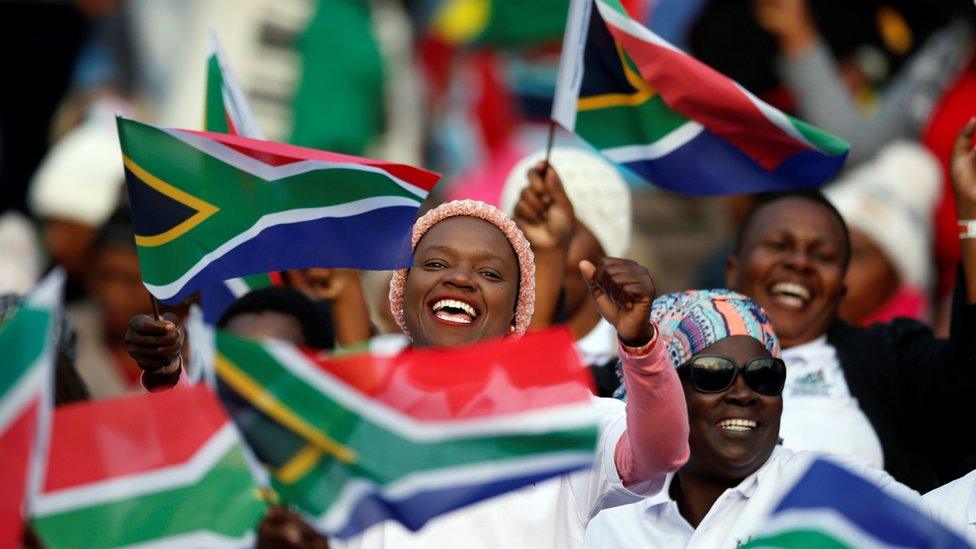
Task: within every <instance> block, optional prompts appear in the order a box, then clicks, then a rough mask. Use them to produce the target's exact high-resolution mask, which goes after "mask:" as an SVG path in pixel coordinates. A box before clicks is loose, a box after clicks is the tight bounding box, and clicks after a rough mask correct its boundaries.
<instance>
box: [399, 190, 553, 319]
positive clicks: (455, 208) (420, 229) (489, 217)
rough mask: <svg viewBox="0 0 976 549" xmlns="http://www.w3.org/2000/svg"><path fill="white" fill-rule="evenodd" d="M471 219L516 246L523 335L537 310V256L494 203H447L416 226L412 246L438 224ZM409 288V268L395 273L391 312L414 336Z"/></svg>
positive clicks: (518, 309) (518, 315) (518, 312)
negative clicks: (407, 309)
mask: <svg viewBox="0 0 976 549" xmlns="http://www.w3.org/2000/svg"><path fill="white" fill-rule="evenodd" d="M458 216H468V217H476V218H478V219H484V220H485V221H487V222H489V223H491V224H492V225H494V226H496V227H498V230H500V231H501V232H502V234H504V235H505V238H507V239H508V241H509V242H510V243H511V244H512V248H513V249H514V250H515V255H516V257H518V262H519V293H518V303H517V305H516V307H515V326H514V329H513V330H512V334H513V335H517V336H518V335H522V334H524V333H525V330H527V329H528V327H529V322H530V321H531V320H532V312H533V310H534V309H535V257H534V256H533V255H532V248H531V247H530V246H529V241H528V240H526V239H525V235H524V234H522V231H521V230H519V228H518V227H517V226H515V222H514V221H512V220H511V219H509V218H508V217H506V216H505V214H503V213H502V212H501V210H499V209H498V208H496V207H494V206H492V205H491V204H486V203H484V202H479V201H477V200H455V201H453V202H447V203H444V204H441V205H440V206H438V207H436V208H434V209H433V210H431V211H429V212H427V213H425V214H424V215H423V216H421V217H420V219H418V220H417V221H416V223H414V224H413V239H412V242H411V246H412V247H413V248H414V249H416V248H417V243H418V242H420V239H421V237H423V236H424V234H426V233H427V231H428V230H429V229H430V228H431V227H433V226H434V225H436V224H438V223H440V222H441V221H444V220H445V219H448V218H450V217H458ZM406 285H407V269H400V270H398V271H396V272H395V273H393V279H392V280H391V281H390V312H391V313H393V320H395V321H396V323H397V326H399V327H400V329H401V330H403V333H405V334H407V335H410V332H409V331H408V330H407V324H406V322H404V320H403V291H404V288H405V287H406Z"/></svg>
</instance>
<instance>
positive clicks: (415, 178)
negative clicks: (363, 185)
mask: <svg viewBox="0 0 976 549" xmlns="http://www.w3.org/2000/svg"><path fill="white" fill-rule="evenodd" d="M176 131H179V132H184V133H188V134H192V135H197V136H199V137H203V138H206V139H210V140H213V141H217V142H219V143H222V144H224V145H227V146H228V147H230V148H232V149H234V150H236V151H238V152H240V153H242V154H246V155H248V156H250V157H252V158H256V159H258V160H260V161H262V162H265V163H267V164H269V165H274V166H278V165H281V164H289V163H291V162H297V161H301V160H318V161H321V162H342V163H348V164H360V165H363V166H374V167H377V168H380V169H383V170H386V171H387V172H388V173H390V174H391V175H393V176H395V177H398V178H400V179H402V180H404V181H406V182H407V183H410V184H411V185H416V186H417V187H420V188H421V189H424V190H425V191H430V190H431V189H433V188H434V184H436V183H437V181H438V180H439V179H440V178H441V176H440V174H438V173H435V172H432V171H428V170H425V169H423V168H417V167H414V166H408V165H406V164H396V163H393V162H385V161H382V160H374V159H372V158H362V157H359V156H351V155H348V154H339V153H333V152H328V151H320V150H318V149H310V148H307V147H298V146H295V145H288V144H285V143H276V142H274V141H262V140H260V139H249V138H247V137H242V136H239V135H226V134H222V133H212V132H200V131H194V130H176ZM276 162H277V163H276Z"/></svg>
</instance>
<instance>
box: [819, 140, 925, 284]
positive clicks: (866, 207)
mask: <svg viewBox="0 0 976 549" xmlns="http://www.w3.org/2000/svg"><path fill="white" fill-rule="evenodd" d="M941 191H942V172H941V170H940V168H939V163H938V161H937V160H936V158H935V157H934V156H933V155H932V153H930V152H928V151H927V150H926V149H925V148H923V147H922V146H920V145H918V144H915V143H911V142H907V141H896V142H894V143H891V144H890V145H887V146H886V147H885V148H883V149H881V152H879V153H878V155H877V156H876V157H874V158H872V159H871V160H868V161H866V162H864V163H862V164H860V165H858V166H857V167H855V168H853V169H851V170H850V171H848V172H846V173H845V174H844V175H843V176H842V177H841V178H840V179H839V180H837V182H836V183H833V184H831V185H830V186H828V187H827V188H826V189H824V194H826V195H827V198H828V199H829V200H830V201H831V202H832V203H833V204H834V206H835V207H836V208H837V209H838V210H839V211H840V213H841V215H842V216H844V220H845V221H846V222H847V224H848V226H850V227H851V228H853V229H857V230H859V231H861V232H863V233H865V234H867V235H868V236H870V237H871V239H872V240H874V241H875V243H877V245H878V246H879V247H880V248H881V250H882V251H884V253H885V255H887V256H888V259H889V260H890V261H891V263H892V265H893V266H894V267H895V269H896V270H897V271H898V274H899V275H900V276H901V278H902V283H903V284H910V285H912V286H915V287H918V288H923V289H927V288H928V287H929V285H930V284H931V282H932V257H931V253H932V252H931V250H932V241H931V240H932V216H933V213H934V209H935V204H936V201H937V200H938V199H939V196H940V195H941Z"/></svg>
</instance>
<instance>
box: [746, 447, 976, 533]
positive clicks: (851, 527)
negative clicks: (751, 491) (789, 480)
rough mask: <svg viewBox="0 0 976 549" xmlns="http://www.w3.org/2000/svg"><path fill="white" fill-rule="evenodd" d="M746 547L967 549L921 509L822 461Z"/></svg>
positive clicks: (775, 510) (789, 495) (787, 496)
mask: <svg viewBox="0 0 976 549" xmlns="http://www.w3.org/2000/svg"><path fill="white" fill-rule="evenodd" d="M744 547H746V548H751V549H759V548H774V547H783V548H786V547H832V548H838V549H840V548H848V547H849V548H858V547H892V548H894V547H944V548H960V549H965V548H969V547H970V545H969V544H968V543H966V542H965V541H964V540H963V539H962V538H961V537H960V536H959V535H958V534H956V533H955V532H952V531H951V530H949V529H948V528H946V527H945V526H943V525H941V524H940V523H938V522H937V521H936V520H934V519H932V518H930V517H928V516H927V515H925V514H923V513H922V512H921V511H920V510H919V509H916V508H913V507H911V506H910V505H908V504H907V503H905V502H903V501H900V500H897V499H895V498H893V497H891V496H889V495H888V494H886V493H885V492H884V491H882V490H881V489H880V488H878V487H877V486H875V485H874V484H872V483H870V482H868V481H867V480H865V479H863V478H861V477H860V476H858V475H856V474H854V473H852V472H851V471H849V470H847V469H845V468H843V467H841V466H839V465H837V464H835V463H833V462H831V461H829V460H826V459H818V460H816V461H814V462H813V463H812V464H811V465H810V468H809V469H808V470H807V472H806V473H805V474H804V475H803V476H802V477H800V479H799V480H798V481H797V482H796V484H795V485H794V486H793V487H792V489H790V490H789V492H787V493H786V495H785V496H784V497H783V499H782V500H781V501H780V502H779V503H778V504H777V505H776V508H775V509H774V510H773V513H772V514H771V516H770V517H769V520H768V521H767V522H766V525H765V526H764V528H763V530H762V531H761V532H760V533H759V534H758V535H757V536H755V537H754V538H753V539H752V540H750V541H749V543H747V544H746V545H745V546H744Z"/></svg>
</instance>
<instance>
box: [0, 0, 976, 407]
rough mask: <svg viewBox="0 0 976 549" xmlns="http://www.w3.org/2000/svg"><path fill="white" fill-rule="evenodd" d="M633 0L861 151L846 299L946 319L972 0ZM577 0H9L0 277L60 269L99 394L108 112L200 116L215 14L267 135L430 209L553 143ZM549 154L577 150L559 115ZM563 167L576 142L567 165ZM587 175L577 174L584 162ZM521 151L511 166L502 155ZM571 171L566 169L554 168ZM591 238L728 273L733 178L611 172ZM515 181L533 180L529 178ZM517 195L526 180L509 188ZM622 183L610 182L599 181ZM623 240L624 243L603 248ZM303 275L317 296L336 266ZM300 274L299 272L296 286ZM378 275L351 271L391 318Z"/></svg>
mask: <svg viewBox="0 0 976 549" xmlns="http://www.w3.org/2000/svg"><path fill="white" fill-rule="evenodd" d="M622 3H623V4H624V5H625V7H626V9H627V10H628V11H629V12H630V13H631V15H632V16H633V17H634V18H636V19H638V20H640V21H642V22H643V23H645V24H646V25H647V26H649V27H650V28H651V29H652V30H654V31H655V32H657V33H658V34H660V35H661V36H663V37H664V38H666V39H668V40H670V41H671V42H673V43H674V44H676V45H678V46H679V47H681V48H683V49H685V50H686V51H688V52H689V53H691V54H693V55H694V56H696V57H698V58H699V59H701V60H702V61H704V62H705V63H707V64H709V65H711V66H712V67H714V68H716V69H718V70H719V71H721V72H722V73H724V74H726V75H728V76H730V77H732V78H734V79H735V80H737V81H738V82H739V83H740V84H741V85H742V86H744V87H745V88H747V89H748V90H749V91H751V92H753V93H754V94H756V95H757V96H759V97H760V98H762V99H764V100H765V101H767V102H769V103H770V104H772V105H773V106H776V107H778V108H780V109H781V110H783V111H785V112H788V113H791V114H794V115H796V116H798V117H800V118H802V119H804V120H806V121H808V122H810V123H811V124H814V125H816V126H819V127H821V128H823V129H825V130H827V131H829V132H832V133H834V134H836V135H838V136H840V137H842V138H844V139H846V140H848V141H849V142H850V143H851V144H852V148H851V153H850V158H849V161H848V164H847V168H846V169H845V170H844V171H843V172H842V173H841V175H840V177H839V178H838V180H837V181H835V182H833V183H831V184H830V185H829V186H828V187H827V188H826V189H825V192H826V194H827V196H828V198H829V199H830V200H831V201H832V202H833V203H834V204H835V205H836V207H837V208H838V210H839V211H840V212H841V213H842V214H843V215H844V216H845V218H846V220H847V222H848V224H849V225H850V228H851V236H852V242H853V257H852V263H851V268H850V271H849V273H848V279H847V283H848V286H849V291H848V294H847V298H846V299H845V301H844V302H843V305H842V308H841V316H842V317H843V318H844V319H845V320H848V321H850V322H852V323H856V324H868V323H871V322H875V321H879V320H888V319H891V318H894V317H896V316H908V317H912V318H917V319H920V320H923V321H926V322H929V323H931V325H932V326H933V328H934V329H935V331H936V333H938V334H942V335H945V334H946V333H947V330H948V303H949V297H950V293H951V290H952V287H953V280H954V277H955V276H956V267H957V264H958V261H959V253H960V252H959V238H958V230H957V226H956V218H955V214H954V206H953V204H952V193H951V192H950V190H949V189H950V187H949V184H950V182H949V179H948V162H949V156H950V149H951V145H952V143H953V139H954V137H955V135H956V132H957V131H958V129H959V128H960V127H961V126H962V125H963V124H964V123H965V122H966V121H967V120H968V119H969V117H970V115H971V113H972V109H973V105H974V104H976V57H974V51H976V50H974V47H973V46H974V44H976V42H974V39H976V34H974V30H976V27H974V24H976V19H974V15H976V9H974V8H973V5H972V3H971V2H967V1H963V0H929V1H926V2H917V1H909V0H852V1H849V2H831V1H826V0H809V1H807V0H629V1H623V2H622ZM568 4H569V1H568V0H403V1H398V0H321V1H318V2H316V1H315V0H128V1H126V0H75V1H73V2H70V1H60V2H59V1H45V2H35V1H24V2H4V3H3V4H2V5H0V51H2V52H3V54H2V55H3V59H4V60H5V62H4V64H3V69H4V75H5V78H4V80H5V85H4V86H2V87H0V295H2V294H9V293H14V294H22V293H24V292H26V291H27V290H28V289H29V288H30V287H32V285H33V284H34V283H35V282H36V281H37V280H38V278H39V277H40V276H41V275H42V274H43V273H44V272H45V271H46V270H48V269H49V268H50V267H51V266H52V265H55V264H61V265H64V266H65V267H66V269H67V272H68V276H69V285H68V295H67V299H68V316H69V319H70V320H71V327H69V328H66V329H65V334H64V335H63V338H68V339H71V340H72V343H71V345H70V346H69V347H70V348H71V349H72V350H73V351H72V352H73V353H74V354H75V360H76V364H77V367H78V371H79V373H80V375H81V377H82V378H83V379H84V381H85V385H86V386H87V387H88V390H89V391H91V393H92V394H93V396H96V397H98V396H111V395H115V394H119V393H121V392H125V391H126V390H128V389H129V388H133V387H137V386H138V379H139V375H140V373H141V371H140V370H139V368H138V367H137V366H136V365H135V363H134V362H133V361H132V359H131V358H130V357H129V355H128V354H127V353H126V350H125V346H124V343H123V336H124V334H125V331H126V327H127V325H128V323H129V320H130V319H131V318H132V317H133V316H134V315H136V314H139V313H149V312H151V311H152V308H151V305H150V300H149V296H148V294H147V293H146V291H145V289H144V287H143V285H142V281H141V279H140V276H139V264H138V260H137V257H136V252H135V247H134V244H133V238H132V229H131V222H130V221H129V219H128V214H127V212H126V205H125V199H124V194H125V193H124V189H123V171H122V163H121V162H120V152H119V148H118V140H117V136H116V128H115V120H114V115H115V114H116V113H120V112H121V113H125V114H128V115H132V116H135V117H138V118H139V119H142V120H147V121H151V122H156V123H159V124H162V125H166V126H175V127H181V128H189V129H201V128H202V121H203V109H204V82H205V78H206V74H205V71H204V60H205V58H206V55H207V48H208V45H207V28H208V27H212V28H214V29H215V30H216V32H217V34H218V35H219V36H220V39H221V41H222V43H223V46H224V49H225V50H226V53H227V55H228V57H229V60H230V62H231V64H232V65H233V67H234V69H235V72H236V73H237V76H238V78H239V80H240V81H241V83H242V85H243V88H244V91H245V93H246V95H247V96H248V99H249V100H250V103H251V105H252V107H253V109H254V112H255V115H256V118H257V124H258V126H259V127H260V128H261V130H262V131H263V133H264V135H265V137H266V138H268V139H273V140H280V141H287V142H290V143H293V144H297V145H303V146H308V147H314V148H318V149H325V150H330V151H335V152H341V153H348V154H355V155H362V156H369V157H374V158H380V159H385V160H391V161H397V162H404V163H409V164H414V165H419V166H423V167H426V168H429V169H432V170H435V171H438V172H440V173H442V174H444V179H443V181H442V183H441V184H440V185H439V186H438V188H437V190H436V191H435V193H434V195H432V197H431V199H430V202H431V204H436V203H437V202H438V201H440V200H443V199H455V198H474V199H478V200H483V201H486V202H489V203H492V204H503V202H504V201H503V189H504V188H505V187H506V181H507V180H508V179H509V178H510V174H512V173H517V174H524V172H525V171H526V170H527V166H528V164H527V163H525V162H522V163H521V164H520V161H522V160H523V158H524V157H525V156H526V155H529V154H531V153H533V152H535V151H538V150H540V149H542V148H544V147H545V144H546V139H547V135H548V133H549V112H550V109H551V102H552V95H553V89H554V86H555V79H556V74H557V69H558V63H559V52H560V45H561V40H562V31H563V27H564V25H565V15H566V10H567V8H568ZM556 145H557V146H558V147H568V148H574V147H577V148H581V147H586V145H585V144H583V143H581V142H580V141H579V140H578V139H577V138H576V137H575V136H573V135H571V134H569V133H566V132H562V131H558V132H557V135H556ZM567 162H568V163H569V164H572V161H571V160H568V161H567ZM581 169H583V168H582V167H581ZM513 170H517V171H514V172H513ZM570 171H571V170H570ZM561 174H562V177H563V179H564V182H566V184H567V188H568V191H569V193H570V196H571V198H573V202H574V204H575V207H576V208H577V210H578V211H577V216H579V217H580V218H581V219H585V222H586V225H587V226H589V227H606V228H607V229H605V230H603V229H601V230H600V232H601V234H598V235H596V236H597V237H598V239H600V241H601V244H602V246H603V248H604V249H606V250H607V252H610V250H611V249H614V250H616V249H620V250H621V252H622V254H623V255H625V256H626V257H631V258H633V259H635V260H637V261H638V262H639V263H641V264H643V265H646V266H648V268H649V269H650V270H651V272H653V273H654V276H655V282H656V285H657V289H658V294H659V295H660V294H663V293H666V292H670V291H675V290H681V289H686V288H708V287H721V286H724V285H725V284H724V283H725V278H724V267H725V261H726V259H727V258H728V256H729V252H730V248H731V245H732V244H731V243H732V242H733V240H734V237H735V234H736V230H737V226H738V223H739V222H740V221H741V219H742V216H743V215H744V213H745V212H746V211H747V210H748V208H749V206H750V204H751V202H752V200H753V199H752V198H751V197H748V196H739V197H726V198H712V199H700V198H699V199H693V198H687V197H682V196H678V195H675V194H672V193H669V192H666V191H662V190H659V189H656V188H654V187H652V186H648V185H647V184H645V183H643V182H640V181H638V180H637V179H636V178H633V177H631V176H630V175H628V174H626V173H622V174H621V176H622V177H623V179H624V181H625V182H626V185H618V186H614V185H610V186H608V187H607V188H605V189H600V190H599V192H600V193H601V196H603V197H604V198H605V199H607V200H614V199H616V200H617V201H618V202H617V204H618V205H619V204H623V205H626V204H627V203H628V202H630V203H631V204H632V205H633V207H632V211H633V217H632V219H630V218H628V217H627V216H626V215H624V216H621V215H620V212H621V211H629V210H630V208H628V207H613V208H610V207H606V208H602V209H601V206H600V203H601V202H603V201H593V203H592V206H590V205H589V204H590V203H589V202H588V201H586V200H585V197H582V198H580V197H574V196H573V192H574V191H573V187H576V186H577V185H574V184H573V183H572V182H571V180H573V179H574V178H578V179H580V180H582V181H585V180H586V179H587V177H586V174H585V173H582V174H577V175H573V174H571V173H562V172H561ZM523 178H524V177H523ZM516 190H517V189H516ZM614 193H616V195H619V196H616V198H614ZM612 255H618V254H612ZM304 274H305V275H306V276H305V277H304V278H301V279H300V280H301V285H300V286H302V287H304V289H306V290H307V292H308V293H309V294H310V295H312V296H313V297H317V298H324V299H326V300H327V299H328V297H329V295H335V293H336V292H335V285H337V284H341V283H342V280H343V277H342V276H341V273H335V272H331V271H327V270H324V269H323V270H313V271H312V272H306V273H304ZM296 280H297V279H296ZM387 283H388V277H386V276H385V275H383V274H382V273H368V274H366V275H365V277H364V288H365V291H366V297H367V301H369V305H370V308H371V311H372V313H373V319H372V320H373V324H374V326H375V327H376V329H377V330H378V331H380V332H387V331H393V330H395V325H393V323H392V322H391V321H390V319H389V318H388V316H389V315H388V313H387V307H386V295H387V293H386V292H387Z"/></svg>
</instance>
